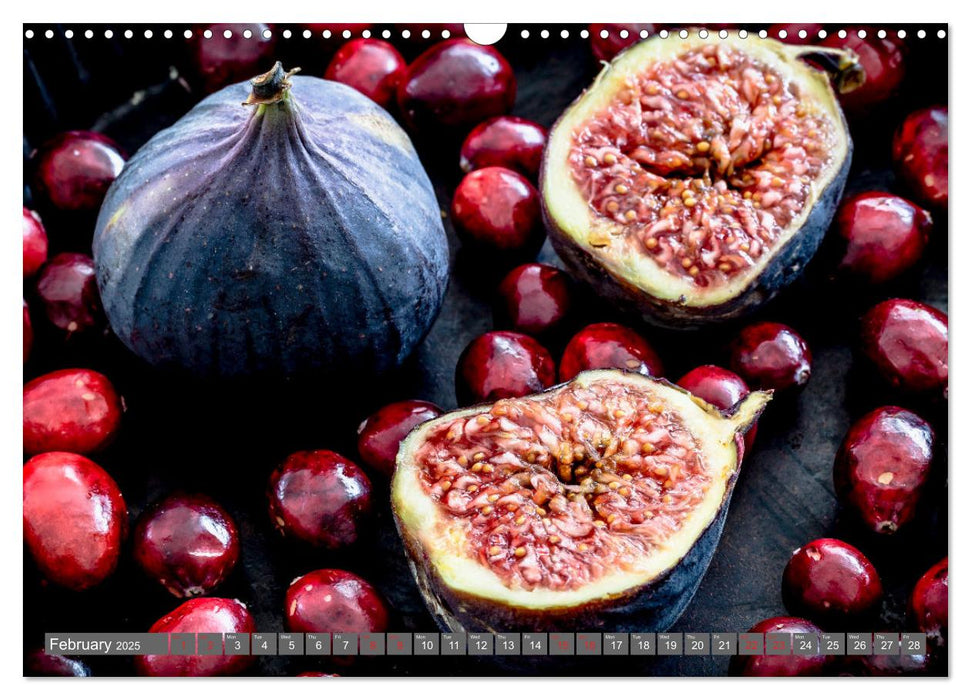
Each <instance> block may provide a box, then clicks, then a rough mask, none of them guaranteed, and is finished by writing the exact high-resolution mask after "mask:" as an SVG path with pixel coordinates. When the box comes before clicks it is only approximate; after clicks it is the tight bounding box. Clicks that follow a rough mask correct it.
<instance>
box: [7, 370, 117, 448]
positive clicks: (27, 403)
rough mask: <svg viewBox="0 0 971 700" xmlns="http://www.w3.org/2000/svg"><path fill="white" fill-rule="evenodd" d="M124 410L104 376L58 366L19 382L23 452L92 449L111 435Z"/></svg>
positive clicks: (89, 371) (105, 444)
mask: <svg viewBox="0 0 971 700" xmlns="http://www.w3.org/2000/svg"><path fill="white" fill-rule="evenodd" d="M123 410H124V407H123V405H122V402H121V399H120V398H119V397H118V393H117V392H116V391H115V388H114V386H112V384H111V382H110V381H109V380H108V378H107V377H106V376H104V375H103V374H100V373H98V372H95V371H93V370H90V369H62V370H58V371H56V372H51V373H50V374H45V375H43V376H41V377H37V378H36V379H33V380H31V381H30V382H28V383H27V384H26V385H25V386H24V452H26V453H27V454H38V453H40V452H56V451H61V452H77V453H80V454H89V453H91V452H97V451H98V450H101V449H102V448H104V447H106V446H107V445H108V444H110V443H111V441H112V440H114V438H115V435H116V434H117V433H118V427H119V426H120V425H121V414H122V412H123Z"/></svg>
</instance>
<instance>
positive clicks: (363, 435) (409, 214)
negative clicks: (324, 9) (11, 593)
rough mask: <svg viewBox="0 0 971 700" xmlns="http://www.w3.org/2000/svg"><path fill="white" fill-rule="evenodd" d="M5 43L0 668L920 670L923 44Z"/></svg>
mask: <svg viewBox="0 0 971 700" xmlns="http://www.w3.org/2000/svg"><path fill="white" fill-rule="evenodd" d="M268 14H269V15H272V14H273V12H272V11H270V12H268ZM308 14H310V13H309V12H308ZM594 14H595V13H594ZM638 14H639V15H640V16H639V17H634V18H641V19H651V17H650V14H651V13H650V11H649V9H645V10H644V11H643V12H639V13H638ZM22 40H23V76H24V80H23V110H24V111H23V246H24V247H23V255H24V261H23V262H24V266H23V542H24V550H23V552H24V554H23V557H24V574H23V591H24V593H23V596H24V599H23V603H24V608H25V615H24V634H23V645H24V656H23V673H24V675H25V676H96V677H99V676H100V677H118V676H124V677H127V676H139V677H168V676H191V677H201V676H250V677H269V676H274V677H295V676H345V677H412V676H414V677H442V676H449V677H458V678H469V677H476V678H478V677H493V676H503V677H506V676H584V677H590V676H593V677H600V678H607V677H641V676H705V677H720V676H809V677H834V676H948V675H949V665H948V653H947V652H948V646H947V645H948V602H947V601H948V559H947V554H948V506H947V503H948V500H947V499H948V478H947V477H948V445H949V440H948V420H947V419H948V315H947V313H948V250H949V247H948V85H949V42H950V38H949V27H948V26H947V25H944V24H934V23H914V24H891V23H870V24H860V23H854V24H845V23H843V24H837V23H832V22H829V23H819V24H808V23H806V24H705V23H682V24H677V23H664V24H661V23H655V24H652V23H629V24H623V23H612V24H557V23H550V24H533V23H511V24H506V25H463V24H434V23H426V24H386V23H381V22H373V23H358V24H336V23H326V22H325V23H319V24H297V23H290V24H287V23H272V22H271V23H266V24H179V23H158V24H124V23H108V24H95V23H91V24H71V23H61V24H24V25H23V27H22ZM9 301H10V300H9V299H8V302H9ZM16 352H18V353H19V352H20V351H19V349H17V350H16Z"/></svg>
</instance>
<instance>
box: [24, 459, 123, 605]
mask: <svg viewBox="0 0 971 700" xmlns="http://www.w3.org/2000/svg"><path fill="white" fill-rule="evenodd" d="M23 507H24V542H25V543H26V544H27V548H28V549H29V550H30V553H31V555H33V558H34V561H35V562H36V563H37V568H38V569H39V570H40V572H41V574H42V575H43V576H44V578H46V579H47V580H49V581H52V582H53V583H56V584H58V585H60V586H64V587H66V588H70V589H72V590H75V591H83V590H86V589H88V588H91V587H92V586H95V585H97V584H99V583H101V582H102V581H104V580H105V579H106V578H107V577H108V576H109V575H110V574H111V573H112V572H113V571H114V570H115V567H116V566H117V565H118V557H119V555H120V554H121V546H122V540H123V539H124V536H125V531H126V529H127V526H128V522H127V521H128V511H127V509H126V507H125V500H124V499H123V498H122V495H121V491H119V490H118V485H117V484H115V481H114V479H112V478H111V477H110V476H109V475H108V472H106V471H105V470H104V469H102V468H101V467H99V466H98V465H97V464H95V463H94V462H92V461H91V460H90V459H88V458H87V457H82V456H81V455H76V454H71V453H70V452H46V453H44V454H41V455H37V456H36V457H33V458H31V459H30V460H29V461H28V462H27V463H26V464H25V465H24V506H23Z"/></svg>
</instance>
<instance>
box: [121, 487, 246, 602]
mask: <svg viewBox="0 0 971 700" xmlns="http://www.w3.org/2000/svg"><path fill="white" fill-rule="evenodd" d="M132 541H133V551H134V556H135V561H136V562H137V563H138V565H139V566H140V567H141V568H142V570H143V571H144V572H145V573H146V574H147V575H148V576H150V577H151V578H153V579H154V580H156V581H158V583H159V584H161V585H162V586H163V587H164V588H165V589H166V590H168V591H169V592H170V593H171V594H172V595H174V596H175V597H176V598H190V597H192V596H200V595H207V594H208V593H210V592H212V590H213V589H214V588H216V587H217V586H219V584H221V583H222V582H223V581H225V580H226V577H227V576H229V574H230V573H231V572H232V570H233V567H235V566H236V561H237V559H239V532H238V530H237V529H236V524H235V523H234V522H233V519H232V517H231V516H230V515H229V513H227V512H226V511H225V510H224V509H223V508H222V506H220V505H219V504H218V503H216V502H215V501H213V500H212V499H211V498H209V497H208V496H203V495H199V494H182V493H177V494H173V495H171V496H169V497H168V498H165V499H163V500H162V501H160V502H158V503H156V504H155V505H154V506H152V507H151V508H149V509H148V510H147V511H145V512H144V513H143V514H142V516H141V517H140V518H139V519H138V523H137V524H136V525H135V530H134V533H133V535H132Z"/></svg>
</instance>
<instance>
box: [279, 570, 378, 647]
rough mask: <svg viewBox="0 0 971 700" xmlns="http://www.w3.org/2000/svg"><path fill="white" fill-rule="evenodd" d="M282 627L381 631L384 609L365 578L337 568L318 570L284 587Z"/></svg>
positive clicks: (316, 630) (306, 629)
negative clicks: (284, 620) (283, 618)
mask: <svg viewBox="0 0 971 700" xmlns="http://www.w3.org/2000/svg"><path fill="white" fill-rule="evenodd" d="M285 611H286V627H287V629H288V630H289V631H291V632H330V633H334V632H347V633H350V634H355V633H356V634H362V633H366V632H384V631H385V630H386V629H387V628H388V610H387V608H386V607H385V604H384V601H383V600H382V598H381V596H380V594H379V593H378V592H377V591H376V590H374V588H373V587H372V586H371V584H369V583H368V582H367V581H365V580H364V579H362V578H361V577H359V576H355V575H354V574H352V573H350V572H348V571H341V570H340V569H319V570H317V571H311V572H310V573H309V574H306V575H304V576H301V577H300V578H298V579H297V580H295V581H294V582H293V583H291V584H290V588H288V589H287V597H286V606H285Z"/></svg>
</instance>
